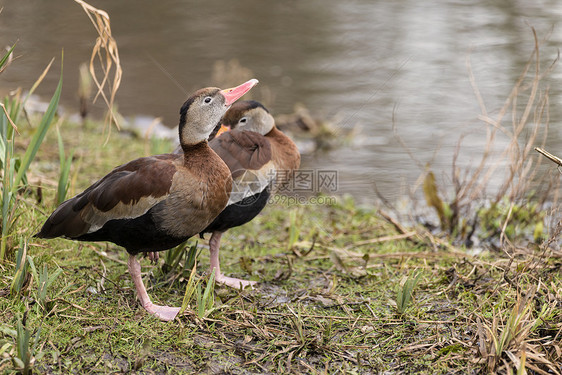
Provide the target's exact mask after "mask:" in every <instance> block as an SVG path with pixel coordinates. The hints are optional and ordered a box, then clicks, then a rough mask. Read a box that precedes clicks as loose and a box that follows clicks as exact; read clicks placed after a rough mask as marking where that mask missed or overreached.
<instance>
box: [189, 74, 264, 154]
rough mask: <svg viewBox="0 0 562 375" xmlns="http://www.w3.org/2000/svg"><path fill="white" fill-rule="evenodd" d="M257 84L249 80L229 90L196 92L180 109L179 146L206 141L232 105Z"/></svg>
mask: <svg viewBox="0 0 562 375" xmlns="http://www.w3.org/2000/svg"><path fill="white" fill-rule="evenodd" d="M257 83H258V80H257V79H251V80H249V81H248V82H245V83H243V84H241V85H240V86H236V87H233V88H230V89H225V90H221V89H219V88H217V87H206V88H204V89H200V90H197V91H196V92H195V93H194V94H193V95H191V96H190V97H189V99H187V100H186V102H185V103H184V104H183V106H182V107H181V109H180V123H179V136H180V144H181V145H182V146H184V145H186V146H188V145H195V144H197V143H201V142H203V141H205V140H207V138H208V137H209V134H211V132H212V131H213V129H214V128H215V127H216V125H217V123H219V122H220V119H221V117H222V116H223V115H224V114H225V112H226V111H227V110H228V109H229V108H230V106H231V105H232V103H234V102H235V101H236V100H238V99H239V98H240V97H242V95H244V94H245V93H247V92H248V91H250V89H251V88H252V87H254V86H255V85H256V84H257Z"/></svg>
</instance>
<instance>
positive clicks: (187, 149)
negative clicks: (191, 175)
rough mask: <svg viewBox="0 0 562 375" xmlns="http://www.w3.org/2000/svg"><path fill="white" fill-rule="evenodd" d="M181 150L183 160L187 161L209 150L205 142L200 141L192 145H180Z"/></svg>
mask: <svg viewBox="0 0 562 375" xmlns="http://www.w3.org/2000/svg"><path fill="white" fill-rule="evenodd" d="M181 149H182V150H183V157H184V159H185V160H188V159H190V158H191V157H193V156H195V155H197V154H199V153H201V152H205V151H207V150H208V149H209V150H210V147H209V144H208V143H207V141H201V142H198V143H193V144H186V143H182V144H181Z"/></svg>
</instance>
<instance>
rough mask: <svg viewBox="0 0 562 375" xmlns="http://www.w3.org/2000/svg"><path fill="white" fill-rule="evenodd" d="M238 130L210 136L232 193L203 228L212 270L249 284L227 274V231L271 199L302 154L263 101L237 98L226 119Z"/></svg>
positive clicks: (227, 280)
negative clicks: (223, 244)
mask: <svg viewBox="0 0 562 375" xmlns="http://www.w3.org/2000/svg"><path fill="white" fill-rule="evenodd" d="M222 123H223V125H225V126H226V127H230V128H231V129H232V130H231V131H228V132H225V133H223V134H221V135H220V136H218V137H217V138H215V139H213V140H212V141H210V142H209V145H210V146H211V148H212V149H213V150H214V151H215V152H216V153H217V154H218V155H219V156H220V157H221V158H222V160H224V162H225V163H226V165H228V168H229V169H230V172H231V173H232V178H233V185H232V193H231V195H230V199H229V201H228V204H227V206H226V208H225V209H224V210H223V211H222V212H221V213H220V215H219V216H217V217H216V218H215V220H213V222H212V223H211V224H209V225H208V226H207V227H206V228H205V229H204V230H202V231H201V236H203V233H212V234H211V238H210V240H209V248H210V252H211V255H210V263H211V271H212V270H213V269H214V270H215V280H216V281H217V282H219V283H222V284H225V285H228V286H231V287H234V288H240V287H242V288H244V287H247V286H249V285H253V284H255V282H254V281H247V280H240V279H235V278H232V277H228V276H224V275H223V274H222V273H221V270H220V262H219V247H220V240H221V236H222V234H223V233H224V232H225V231H227V230H228V229H230V228H233V227H237V226H240V225H242V224H245V223H247V222H249V221H250V220H252V219H253V218H254V217H256V215H257V214H259V213H260V212H261V210H262V209H263V208H264V207H265V205H266V204H267V201H268V199H269V196H270V193H271V191H272V190H273V191H275V190H276V189H277V188H278V187H280V186H282V185H283V184H286V183H287V182H289V179H290V178H291V177H292V174H293V171H294V170H296V169H298V168H299V165H300V154H299V151H298V149H297V147H296V146H295V144H294V143H293V141H292V140H291V139H290V138H289V137H287V136H286V135H285V134H283V133H282V132H281V131H279V130H278V129H277V128H276V127H275V120H274V119H273V116H271V114H270V113H269V111H268V110H267V109H266V108H265V107H264V106H263V105H262V104H260V103H258V102H256V101H252V100H248V101H240V102H237V103H236V104H234V105H233V106H232V107H231V108H230V109H229V110H228V112H227V113H226V114H225V115H224V117H223V119H222Z"/></svg>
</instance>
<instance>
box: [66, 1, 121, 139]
mask: <svg viewBox="0 0 562 375" xmlns="http://www.w3.org/2000/svg"><path fill="white" fill-rule="evenodd" d="M74 1H75V2H77V3H78V4H80V5H81V6H82V8H83V9H84V11H85V12H86V14H87V15H88V17H89V18H90V21H92V24H93V25H94V27H95V29H96V31H97V33H98V37H97V39H96V44H95V45H94V48H93V49H92V56H91V57H90V66H89V68H90V74H91V75H92V79H93V81H94V83H95V84H96V86H97V88H98V92H97V94H96V95H95V97H94V102H95V101H96V99H97V98H98V96H101V97H102V98H103V100H104V102H105V104H106V105H107V109H108V112H107V115H106V119H105V122H106V124H107V125H108V127H109V132H111V123H114V124H115V126H116V127H117V129H119V122H118V119H117V116H116V113H115V109H114V105H115V95H116V93H117V90H118V89H119V85H120V84H121V76H122V73H123V71H122V69H121V61H120V59H119V50H118V48H117V42H116V41H115V39H114V38H113V36H112V34H111V25H110V21H109V15H108V14H107V12H105V11H103V10H100V9H98V8H95V7H93V6H91V5H90V4H88V3H86V2H85V1H83V0H74ZM96 60H97V61H98V63H99V68H100V69H101V71H102V75H101V78H98V75H97V74H96ZM112 70H113V76H112V77H111V72H112ZM106 87H109V89H108V90H109V92H108V94H106V93H105V88H106ZM108 96H109V98H108Z"/></svg>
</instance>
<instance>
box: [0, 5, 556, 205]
mask: <svg viewBox="0 0 562 375" xmlns="http://www.w3.org/2000/svg"><path fill="white" fill-rule="evenodd" d="M91 3H92V5H94V6H97V7H100V8H102V9H104V10H106V11H107V12H108V13H109V14H110V16H111V21H112V30H113V34H114V37H115V38H116V40H117V43H118V45H119V52H120V56H121V61H122V64H123V69H124V74H123V80H122V85H121V89H120V91H119V94H118V97H117V101H118V105H119V110H120V111H121V112H122V113H123V114H124V115H126V116H134V115H143V116H154V117H162V118H163V121H164V123H165V124H167V125H169V126H175V125H177V120H178V110H179V107H180V105H181V103H182V102H183V101H184V99H185V97H186V93H189V92H191V91H193V90H195V89H197V88H200V87H203V86H208V85H209V84H210V79H211V75H212V72H213V64H214V63H215V62H216V61H219V60H222V61H229V60H231V59H237V60H238V61H239V62H240V64H241V65H242V66H244V67H246V68H248V69H251V70H252V71H253V73H254V76H255V77H256V78H258V79H259V80H260V82H261V85H262V87H267V88H268V89H270V91H271V93H272V94H273V98H274V100H273V104H272V105H271V106H270V107H271V110H272V112H273V113H274V114H282V113H290V112H292V110H293V106H294V104H295V103H302V104H304V105H305V106H306V107H308V108H309V109H311V111H312V112H313V113H316V114H318V115H320V116H322V117H326V118H333V119H334V121H335V122H336V126H338V127H341V128H342V129H350V128H352V127H355V126H359V127H361V129H362V130H361V135H360V136H359V137H357V138H356V139H355V140H354V141H353V142H352V143H351V144H350V145H346V146H345V147H342V148H338V149H336V150H333V151H331V152H329V153H325V154H321V155H318V156H315V157H307V158H305V159H304V160H303V167H304V168H314V169H319V170H336V171H338V191H337V193H339V194H342V193H351V194H353V195H355V196H356V197H357V198H358V200H360V201H363V202H372V201H374V200H375V198H376V197H375V186H376V188H377V189H378V190H379V191H380V192H381V193H382V194H383V195H384V196H385V197H386V198H387V199H388V200H390V201H393V200H396V199H397V198H399V197H400V196H402V195H404V194H406V193H407V192H408V190H409V189H410V188H411V187H412V186H413V185H414V184H415V182H416V179H417V178H418V176H419V175H420V172H421V171H420V166H418V165H417V163H416V162H414V161H413V160H412V159H411V158H410V156H409V155H408V153H407V152H406V151H405V149H404V148H403V147H402V146H401V145H400V143H399V142H398V141H397V139H396V137H395V135H394V130H393V124H394V126H395V129H396V132H397V133H398V134H399V135H400V136H401V138H402V139H403V141H404V142H405V143H406V144H407V145H408V147H409V149H410V151H411V153H412V154H413V155H414V156H415V158H416V159H417V160H418V161H419V163H420V164H421V166H422V167H423V165H425V163H427V162H432V163H433V169H434V170H435V171H436V174H437V176H438V179H442V178H444V181H447V178H446V177H445V176H446V175H448V174H450V169H451V160H452V155H453V154H454V150H455V148H456V146H457V142H458V139H459V136H461V135H466V137H465V138H464V141H463V148H462V151H461V154H460V155H459V165H460V166H463V167H467V166H470V165H475V164H476V163H477V162H478V161H479V156H480V155H481V153H482V149H483V146H484V144H485V134H486V131H485V126H484V125H483V123H482V122H481V121H478V120H477V116H478V115H479V114H480V113H481V110H480V107H479V104H478V101H477V100H476V97H475V94H474V90H473V88H472V87H471V84H470V80H469V74H468V69H467V59H469V60H470V62H471V66H472V70H473V72H474V76H475V79H476V82H477V85H478V88H479V90H480V92H481V94H482V97H483V99H484V103H485V104H486V107H487V111H489V113H490V114H491V117H494V116H495V115H496V114H497V111H498V109H499V108H501V106H502V105H503V103H504V101H505V99H506V97H507V96H508V94H509V92H510V90H511V87H512V86H513V84H514V82H515V81H516V80H517V78H518V76H519V74H520V72H521V71H522V69H523V67H524V65H525V63H526V61H527V60H528V59H529V57H530V56H531V53H532V49H533V46H534V42H533V35H532V32H531V27H530V26H533V27H534V28H535V29H536V30H537V34H538V36H539V38H540V39H543V38H546V37H547V36H548V39H547V40H546V41H545V42H543V43H542V45H541V49H540V52H541V63H542V64H541V66H542V69H544V68H545V67H546V66H548V64H549V63H550V61H552V60H553V59H554V58H555V57H556V54H557V51H558V48H560V46H561V42H562V32H561V26H562V25H561V21H560V20H562V17H561V16H562V3H560V2H559V1H556V0H543V1H534V2H529V1H523V0H520V1H509V2H508V1H491V2H490V1H478V0H468V1H460V0H459V1H452V0H449V1H436V0H434V1H421V2H420V1H414V0H402V1H389V2H374V1H372V0H354V1H344V2H342V1H335V0H309V1H284V2H267V3H266V2H263V1H258V0H241V1H236V2H233V1H226V0H221V1H213V2H195V1H180V0H161V1H158V2H154V1H149V0H134V1H133V0H120V1H92V2H91ZM0 4H1V6H3V7H4V9H3V12H2V13H1V14H0V42H1V43H2V45H8V44H11V43H14V42H15V41H18V46H17V48H16V51H17V53H16V54H17V55H18V56H19V58H18V61H17V62H16V63H15V64H13V65H12V66H11V67H10V68H9V70H7V71H6V72H4V73H3V74H2V75H0V88H1V89H2V90H3V91H4V92H5V91H7V90H9V89H13V88H15V87H18V86H21V87H24V88H28V87H30V86H31V84H32V83H33V82H34V81H35V79H36V77H37V76H38V75H39V74H40V72H41V71H42V69H43V68H44V67H45V66H46V65H47V63H48V61H49V60H50V59H51V58H52V57H57V59H58V58H59V56H60V51H61V49H62V48H64V54H65V61H64V66H65V75H64V80H65V82H64V85H65V86H64V93H63V98H62V103H63V105H64V106H65V107H67V108H68V109H73V108H77V99H76V91H77V78H78V65H79V64H80V63H82V62H85V61H88V60H89V57H90V53H91V47H92V45H93V43H94V40H95V37H96V34H95V32H94V30H93V27H92V25H91V24H90V22H89V20H88V18H87V16H86V15H85V13H84V12H83V10H82V8H81V7H80V6H79V5H77V4H75V3H74V2H73V1H70V0H51V1H48V2H47V1H40V0H26V1H16V0H4V1H0ZM560 69H561V68H560V66H555V68H554V70H553V72H552V73H551V74H550V75H549V77H548V78H547V79H546V80H544V81H543V83H542V88H543V89H544V88H546V87H547V86H548V87H549V88H550V91H549V95H550V103H551V105H550V123H551V129H550V132H549V138H548V142H547V143H548V148H549V149H550V150H551V151H552V152H554V153H557V154H560V153H562V135H561V133H560V130H559V123H560V120H561V118H562V111H561V110H560V102H561V92H560V90H561V89H560V88H561V87H562V82H561V81H562V75H561V70H560ZM169 77H172V78H171V79H170V78H169ZM57 79H58V72H57V69H53V71H52V72H51V73H50V74H49V75H48V77H47V79H46V81H45V82H44V83H43V85H42V86H41V88H40V90H39V94H41V95H44V96H45V97H49V95H50V94H51V93H52V91H53V90H54V87H55V86H56V81H57ZM178 86H179V87H181V88H179V87H178ZM259 94H260V93H259V91H258V92H257V95H258V96H257V98H258V99H259V98H260V95H259ZM97 106H98V107H102V104H101V102H99V103H98V104H97ZM506 121H507V122H506V125H508V124H509V123H510V122H509V118H506ZM506 142H507V140H506V137H502V136H501V135H498V145H499V147H498V149H499V148H501V145H504V144H505V143H506ZM446 184H447V182H445V185H446Z"/></svg>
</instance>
